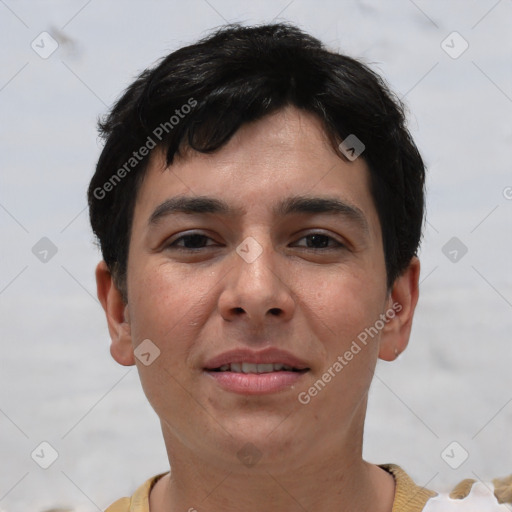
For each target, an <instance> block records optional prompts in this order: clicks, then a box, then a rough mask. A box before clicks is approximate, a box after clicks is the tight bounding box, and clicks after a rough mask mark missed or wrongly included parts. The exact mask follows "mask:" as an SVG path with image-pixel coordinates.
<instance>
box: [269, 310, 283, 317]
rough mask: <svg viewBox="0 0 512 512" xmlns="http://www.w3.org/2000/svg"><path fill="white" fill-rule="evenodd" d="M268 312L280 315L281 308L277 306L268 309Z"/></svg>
mask: <svg viewBox="0 0 512 512" xmlns="http://www.w3.org/2000/svg"><path fill="white" fill-rule="evenodd" d="M270 312H271V313H272V314H273V315H275V316H278V315H280V314H281V310H280V309H279V308H272V309H271V310H270Z"/></svg>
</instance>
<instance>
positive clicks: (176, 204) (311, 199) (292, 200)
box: [148, 196, 369, 233]
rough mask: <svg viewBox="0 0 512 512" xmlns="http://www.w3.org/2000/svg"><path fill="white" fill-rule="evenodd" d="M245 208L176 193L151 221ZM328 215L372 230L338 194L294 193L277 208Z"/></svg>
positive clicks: (235, 212)
mask: <svg viewBox="0 0 512 512" xmlns="http://www.w3.org/2000/svg"><path fill="white" fill-rule="evenodd" d="M244 211H245V210H244V209H243V208H234V207H232V206H229V205H228V204H227V203H225V202H224V201H221V200H219V199H216V198H213V197H207V196H194V197H189V196H176V197H172V198H169V199H167V200H165V201H164V202H163V203H161V204H159V205H158V206H157V207H156V208H155V210H154V211H153V213H152V214H151V216H150V217H149V220H148V225H149V226H150V227H151V226H152V225H156V224H158V223H159V222H160V220H162V219H163V218H164V217H168V216H170V215H175V214H178V213H185V214H217V215H223V216H231V217H239V216H241V215H242V214H243V213H244ZM315 213H316V214H327V215H336V216H341V217H345V218H346V219H348V220H350V221H352V222H355V223H356V224H357V225H358V226H359V228H361V229H362V230H363V231H364V232H365V233H368V232H369V227H368V222H367V220H366V217H365V215H364V213H363V212H362V210H360V209H359V208H358V207H357V206H354V205H351V204H349V203H346V202H344V201H342V200H340V199H338V198H337V197H330V196H329V197H317V196H292V197H288V198H286V199H284V200H283V201H281V202H280V203H279V204H277V206H275V207H274V209H273V214H274V215H275V216H277V217H285V216H287V215H292V214H315Z"/></svg>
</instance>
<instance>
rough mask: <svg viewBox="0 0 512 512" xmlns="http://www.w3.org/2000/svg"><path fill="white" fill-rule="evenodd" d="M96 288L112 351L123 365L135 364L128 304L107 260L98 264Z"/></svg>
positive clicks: (113, 355) (114, 356)
mask: <svg viewBox="0 0 512 512" xmlns="http://www.w3.org/2000/svg"><path fill="white" fill-rule="evenodd" d="M96 289H97V293H98V299H99V300H100V302H101V305H102V306H103V309H104V311H105V315H106V317H107V323H108V331H109V333H110V338H111V340H112V343H111V345H110V353H111V354H112V357H113V358H114V359H115V360H116V361H117V362H118V363H119V364H122V365H123V366H132V365H134V364H135V358H134V355H133V346H132V337H131V326H130V319H129V314H128V304H125V302H124V301H123V298H122V295H121V292H120V291H119V290H118V289H117V287H116V285H115V283H114V279H113V277H112V275H111V274H110V271H109V269H108V267H107V264H106V263H105V261H103V260H102V261H100V262H99V263H98V265H97V266H96Z"/></svg>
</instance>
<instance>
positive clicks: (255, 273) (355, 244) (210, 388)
mask: <svg viewBox="0 0 512 512" xmlns="http://www.w3.org/2000/svg"><path fill="white" fill-rule="evenodd" d="M178 195H186V196H190V197H195V196H210V197H215V198H217V199H221V200H223V201H225V202H227V203H228V204H229V205H230V206H233V207H235V208H239V210H240V211H239V215H237V216H234V215H232V216H223V215H219V214H183V213H180V214H174V215H170V216H167V217H164V218H162V219H160V221H159V222H158V224H157V225H156V226H153V227H152V228H149V227H148V219H149V217H150V216H151V214H152V212H153V211H154V210H155V208H156V207H157V206H158V205H160V204H161V203H162V202H163V201H165V200H166V199H169V198H171V197H174V196H178ZM295 195H309V196H315V197H317V196H320V197H325V196H329V197H333V196H335V197H336V198H338V199H340V200H342V201H343V202H345V203H347V204H350V205H352V206H354V207H356V208H357V209H359V210H360V212H361V213H362V214H363V216H364V219H365V221H366V223H367V231H365V230H364V229H362V227H361V226H360V225H359V224H358V223H356V222H354V221H351V220H350V219H348V218H345V217H343V216H341V217H340V216H335V215H332V214H326V213H306V214H305V213H297V214H291V215H288V216H285V217H282V216H277V217H276V216H274V214H273V211H272V209H273V207H274V205H276V204H277V203H278V202H279V201H281V200H283V199H285V198H287V197H290V196H295ZM191 232H194V233H201V234H204V235H205V236H207V237H208V238H206V239H202V240H203V243H202V245H200V244H199V245H198V244H197V243H196V246H195V247H199V249H193V250H195V251H196V252H195V253H193V254H191V251H189V252H184V251H183V247H184V246H185V247H194V246H193V245H190V242H188V245H187V243H186V242H184V240H183V239H182V240H181V241H178V242H176V241H177V240H178V239H179V237H180V236H183V235H184V234H185V233H186V234H191ZM315 233H316V234H321V235H324V236H323V237H320V238H318V237H317V238H315V239H313V240H312V239H311V237H310V236H309V237H308V235H312V234H315ZM325 236H328V237H331V238H327V239H326V238H325ZM247 237H253V238H254V239H255V240H256V241H257V242H258V243H259V244H260V246H261V248H262V251H263V252H262V253H261V255H260V256H259V257H258V258H256V259H255V260H254V261H253V262H251V263H248V262H247V261H245V260H244V259H243V258H241V257H240V256H239V254H238V253H237V252H236V248H237V247H238V246H239V245H240V244H241V243H242V241H243V240H244V239H246V238H247ZM305 237H306V238H305ZM327 241H328V242H327ZM337 242H338V243H339V244H343V245H338V244H337ZM173 243H174V246H173V245H171V244H173ZM326 243H328V248H325V244H326ZM308 246H309V247H308ZM180 247H181V249H182V250H180ZM419 268H420V267H419V261H418V259H417V258H413V259H412V260H411V262H410V265H409V267H408V268H407V269H406V271H405V272H404V273H403V274H402V275H401V276H400V277H399V278H398V279H397V280H396V281H395V283H394V285H393V287H392V289H391V290H387V289H386V268H385V263H384V252H383V244H382V236H381V227H380V223H379V219H378V216H377V212H376V209H375V206H374V204H373V200H372V198H371V195H370V191H369V172H368V168H367V166H366V164H365V162H364V160H363V159H362V158H357V159H356V160H355V161H353V162H350V161H348V160H347V159H344V158H343V157H341V155H340V154H338V153H336V151H335V150H334V149H333V148H332V146H331V145H330V143H329V142H328V140H327V136H326V134H325V132H324V130H323V128H322V125H321V122H320V121H319V120H318V119H317V118H316V117H315V116H313V115H311V114H309V113H306V112H303V111H299V110H297V109H295V108H293V107H287V108H286V109H283V110H280V111H278V112H277V113H274V114H272V115H269V116H267V117H265V118H263V119H261V120H259V121H257V122H254V123H251V124H249V125H244V126H242V128H240V129H239V130H238V132H237V133H236V134H235V135H234V136H233V137H232V139H231V140H230V141H229V142H228V144H227V145H226V146H224V147H223V148H221V149H220V150H218V151H217V152H215V153H213V154H209V155H205V154H199V153H196V152H193V151H188V152H186V154H185V155H184V156H183V157H182V158H181V157H180V158H178V159H177V160H176V161H175V162H174V163H173V164H172V165H171V166H170V167H168V168H167V169H166V165H165V160H164V157H163V155H162V153H161V152H154V153H153V155H152V157H151V160H150V165H149V168H148V172H147V175H146V177H145V179H144V181H143V183H142V187H141V189H140V191H139V193H138V197H137V200H136V205H135V211H134V220H133V226H132V233H131V240H130V248H129V257H128V274H127V276H128V277H127V289H128V303H127V304H125V303H124V302H123V300H122V297H121V294H120V292H119V290H117V289H116V287H115V285H114V282H113V280H112V277H111V275H110V273H109V271H108V269H107V267H106V265H105V263H104V262H103V261H102V262H100V263H99V264H98V266H97V269H96V280H97V289H98V297H99V299H100V301H101V303H102V305H103V308H104V309H105V313H106V317H107V321H108V327H109V332H110V336H111V339H112V344H111V353H112V356H113V357H114V359H115V360H116V361H117V362H119V363H120V364H122V365H133V364H137V367H138V371H139V374H140V378H141V383H142V386H143V389H144V392H145V394H146V396H147V398H148V400H149V402H150V403H151V405H152V406H153V408H154V409H155V411H156V413H157V414H158V416H159V418H160V421H161V425H162V432H163V436H164V440H165V443H166V448H167V452H168V457H169V463H170V466H171V468H172V475H170V476H169V475H166V476H164V477H162V478H161V479H160V480H159V481H158V482H157V484H156V485H155V486H154V488H153V490H152V491H151V494H150V502H149V505H150V509H151V511H152V512H155V511H156V512H160V511H164V510H165V511H178V510H183V511H186V510H189V509H191V508H195V509H197V510H199V511H208V512H220V511H223V512H231V511H235V510H236V511H238V510H245V511H248V512H256V511H261V512H262V511H268V510H270V509H272V510H286V511H291V512H294V511H297V512H298V511H304V510H309V511H312V510H315V511H316V512H327V511H329V512H330V511H332V510H337V511H347V512H348V511H353V510H358V511H360V512H363V511H370V510H371V511H373V512H375V511H377V512H380V511H382V512H383V511H386V512H390V511H391V509H392V503H393V497H394V489H395V484H394V479H393V477H392V476H391V475H390V474H388V473H387V472H385V471H384V470H382V469H381V468H379V467H378V466H376V465H373V464H369V463H367V462H366V461H364V460H363V458H362V434H363V426H364V418H365V414H366V406H367V397H368V390H369V387H370V384H371V380H372V374H373V369H374V368H375V364H376V362H377V359H378V358H379V357H380V358H381V359H384V360H386V361H391V360H393V359H395V358H396V356H397V354H399V353H401V352H402V351H403V350H404V349H405V348H406V346H407V343H408V340H409V335H410V330H411V325H412V319H413V314H414V309H415V307H416V303H417V300H418V278H419ZM394 303H399V304H400V305H401V310H400V312H399V313H397V314H396V315H395V316H394V318H393V319H391V320H390V321H388V322H387V323H386V324H385V326H384V328H383V329H381V330H380V332H379V335H378V336H375V337H374V338H373V339H371V341H370V342H369V343H368V344H367V345H366V346H365V347H363V348H362V350H361V351H360V352H359V353H357V355H355V356H354V357H353V359H352V360H351V361H350V362H348V364H347V365H346V366H344V368H343V370H342V371H341V372H339V373H337V374H336V376H335V377H334V378H332V379H331V381H330V382H329V383H328V384H327V385H326V386H325V387H324V388H323V389H322V390H321V391H320V392H319V393H318V394H317V395H316V396H314V397H312V398H311V401H310V402H309V403H308V404H307V405H303V404H301V403H300V402H299V401H298V399H297V397H298V394H299V393H300V392H301V391H307V390H308V389H309V388H310V387H311V386H312V385H313V384H314V383H315V381H317V380H318V379H319V378H321V376H322V374H323V373H324V372H325V371H326V370H327V369H328V368H329V367H332V365H333V363H334V362H335V361H336V360H337V358H338V356H340V355H343V354H344V353H345V352H346V351H347V350H349V348H350V346H351V343H352V342H353V340H355V339H356V338H357V336H358V334H359V333H361V332H362V331H364V330H365V328H368V327H370V326H373V325H374V324H375V322H376V320H377V319H378V318H379V315H380V314H384V313H385V312H386V311H387V310H389V308H390V307H392V304H394ZM145 339H150V340H151V341H152V343H154V344H155V345H156V346H157V347H158V348H159V350H160V356H159V357H158V358H157V359H156V360H155V361H154V362H153V363H152V364H150V365H149V366H145V365H144V364H142V363H141V362H140V361H139V360H138V359H137V358H136V357H134V349H135V348H136V347H137V346H138V345H139V344H140V343H141V342H142V341H143V340H145ZM268 346H274V347H278V348H281V349H284V350H287V351H289V352H291V353H293V354H294V355H296V356H297V357H299V358H301V359H303V360H305V361H307V364H308V367H309V368H310V371H308V372H307V373H306V374H305V375H303V376H302V377H301V380H300V381H299V383H297V384H296V385H295V386H294V387H293V389H292V388H287V389H285V390H283V391H279V392H277V393H273V394H267V395H252V396H244V395H240V394H235V393H232V392H229V391H225V390H223V389H221V388H220V387H219V386H218V384H217V383H216V382H215V381H214V380H213V379H212V378H210V377H209V376H208V375H205V374H204V372H203V367H204V364H205V362H206V360H207V359H208V358H211V357H213V356H216V355H218V354H220V353H222V352H224V351H226V350H229V349H232V348H235V347H248V348H251V349H253V350H259V349H262V348H264V347H268ZM246 443H252V445H254V447H255V448H256V449H257V451H258V453H259V454H260V455H261V458H260V459H259V461H258V462H257V463H256V464H255V465H253V466H252V467H248V466H246V465H244V464H243V463H242V461H241V460H240V459H239V458H238V457H237V452H239V450H240V449H241V448H242V447H243V446H244V445H246Z"/></svg>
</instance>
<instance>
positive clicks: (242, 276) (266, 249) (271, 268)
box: [219, 237, 296, 326]
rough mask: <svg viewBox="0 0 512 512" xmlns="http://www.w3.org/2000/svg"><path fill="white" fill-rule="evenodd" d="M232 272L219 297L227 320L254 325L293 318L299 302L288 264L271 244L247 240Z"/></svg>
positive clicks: (233, 257)
mask: <svg viewBox="0 0 512 512" xmlns="http://www.w3.org/2000/svg"><path fill="white" fill-rule="evenodd" d="M260 242H261V243H260ZM231 258H232V261H230V262H229V264H230V265H232V267H231V270H230V271H229V272H228V273H227V275H226V277H225V281H224V288H223V290H222V293H221V294H220V296H219V309H220V313H221V315H222V317H223V318H224V320H226V321H234V320H236V319H240V318H243V319H245V320H246V321H247V322H248V323H250V324H251V325H252V326H257V325H260V326H261V325H265V323H268V322H272V321H276V320H277V319H279V320H280V321H286V320H289V319H290V318H292V317H293V314H294V310H295V306H296V300H295V299H294V294H293V292H292V288H293V282H290V281H291V279H293V278H292V276H291V275H289V272H287V267H286V262H285V261H282V260H281V257H280V255H279V254H277V253H276V251H275V250H274V248H273V247H272V243H271V242H264V243H263V240H262V237H258V240H256V239H255V238H252V237H248V238H246V239H245V240H244V241H243V242H242V243H241V244H240V245H239V246H238V247H237V249H236V251H233V254H232V255H231Z"/></svg>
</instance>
